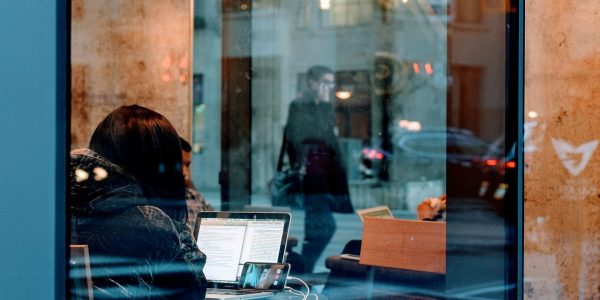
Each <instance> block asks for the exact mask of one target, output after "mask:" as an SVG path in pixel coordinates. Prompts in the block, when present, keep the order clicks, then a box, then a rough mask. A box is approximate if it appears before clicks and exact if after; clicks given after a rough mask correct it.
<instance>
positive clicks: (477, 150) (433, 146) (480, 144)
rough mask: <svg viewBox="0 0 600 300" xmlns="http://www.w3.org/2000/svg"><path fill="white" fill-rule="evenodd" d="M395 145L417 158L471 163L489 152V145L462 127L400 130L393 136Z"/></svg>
mask: <svg viewBox="0 0 600 300" xmlns="http://www.w3.org/2000/svg"><path fill="white" fill-rule="evenodd" d="M394 142H395V145H396V146H397V147H398V148H400V150H402V151H403V152H405V153H406V154H409V155H411V156H415V157H417V158H429V159H442V160H444V159H446V158H447V159H448V161H450V162H453V163H464V164H467V165H471V164H472V163H474V162H475V161H477V160H478V159H479V158H481V157H483V156H484V155H485V154H487V153H489V151H490V145H489V144H488V143H487V142H485V141H484V140H482V139H480V138H478V137H476V136H475V135H473V133H472V132H470V131H468V130H464V129H457V128H448V129H446V130H445V129H429V130H421V131H416V132H411V131H408V132H402V133H400V134H397V135H396V137H395V138H394Z"/></svg>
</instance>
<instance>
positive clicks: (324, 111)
mask: <svg viewBox="0 0 600 300" xmlns="http://www.w3.org/2000/svg"><path fill="white" fill-rule="evenodd" d="M306 76H307V82H306V83H307V85H308V88H307V90H306V91H305V92H304V93H303V94H302V95H301V96H300V97H299V98H297V99H294V100H293V101H292V102H291V104H290V108H289V113H288V120H287V124H286V129H285V130H286V137H287V140H288V148H287V153H288V156H289V158H290V164H291V165H292V167H293V168H296V169H299V170H300V171H301V173H302V174H303V175H304V177H303V194H304V208H305V210H306V215H305V222H304V234H305V238H304V243H303V245H302V258H303V264H304V266H303V269H304V270H303V271H304V272H306V273H308V272H312V271H313V268H314V265H315V263H316V261H317V259H318V258H319V256H320V255H321V254H322V252H323V250H324V249H325V247H326V246H327V243H329V241H330V240H331V238H332V236H333V234H334V232H335V230H336V223H335V219H334V218H333V214H332V210H331V207H330V206H331V204H332V203H334V201H344V200H348V201H349V198H348V194H349V193H348V182H347V178H346V171H345V168H344V165H343V159H342V155H341V151H340V147H339V144H338V141H337V136H336V125H335V115H334V108H333V105H332V104H331V101H330V100H331V97H332V94H333V90H334V88H335V76H334V73H333V71H332V70H331V69H329V68H327V67H325V66H313V67H311V68H310V69H309V70H308V72H307V75H306ZM341 199H344V200H341ZM350 207H351V206H350Z"/></svg>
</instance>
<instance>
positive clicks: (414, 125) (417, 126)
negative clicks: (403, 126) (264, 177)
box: [407, 121, 421, 131]
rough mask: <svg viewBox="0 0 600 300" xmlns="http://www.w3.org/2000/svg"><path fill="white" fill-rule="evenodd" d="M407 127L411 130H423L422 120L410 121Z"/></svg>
mask: <svg viewBox="0 0 600 300" xmlns="http://www.w3.org/2000/svg"><path fill="white" fill-rule="evenodd" d="M407 129H408V130H410V131H419V130H421V122H416V121H415V122H410V123H409V124H408V127H407Z"/></svg>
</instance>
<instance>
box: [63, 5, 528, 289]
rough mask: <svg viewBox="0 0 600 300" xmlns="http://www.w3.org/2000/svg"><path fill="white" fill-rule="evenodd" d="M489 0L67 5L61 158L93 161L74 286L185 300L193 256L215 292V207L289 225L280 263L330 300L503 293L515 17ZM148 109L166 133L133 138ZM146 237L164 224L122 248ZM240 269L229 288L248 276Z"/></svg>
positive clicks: (77, 229)
mask: <svg viewBox="0 0 600 300" xmlns="http://www.w3.org/2000/svg"><path fill="white" fill-rule="evenodd" d="M492 2H494V1H486V2H485V3H487V4H485V5H484V2H482V1H470V0H461V1H447V0H430V1H416V0H378V1H371V0H348V1H341V0H302V1H294V0H254V1H253V0H224V1H217V0H207V1H204V0H202V1H200V0H198V1H187V0H172V1H146V2H130V1H111V2H106V1H99V0H96V1H93V0H87V1H73V4H72V11H73V17H72V27H73V31H72V37H73V38H72V49H71V50H72V51H71V53H72V59H71V61H72V66H71V74H72V87H73V89H72V91H71V94H72V106H71V107H72V110H73V113H72V119H71V124H72V139H71V140H72V145H71V148H72V149H73V150H75V149H76V148H82V147H83V148H91V150H93V151H94V152H96V154H98V155H96V154H94V153H93V152H89V149H88V150H81V151H83V152H81V151H75V152H73V153H72V165H71V170H70V171H71V172H70V175H71V179H72V180H71V183H72V186H71V187H70V188H71V198H70V199H69V201H70V203H71V206H70V216H71V219H72V224H73V226H72V231H71V242H72V244H73V245H72V246H74V247H72V248H73V249H72V250H73V251H74V252H73V253H74V254H73V257H76V258H77V259H79V260H73V262H72V263H73V264H74V266H73V268H72V269H73V270H77V272H79V273H76V272H74V273H72V274H71V275H73V276H72V278H71V279H77V280H80V281H77V282H73V284H78V287H79V288H78V289H76V290H77V291H84V292H87V291H90V290H91V291H92V292H94V293H99V294H98V295H99V296H98V297H100V295H102V293H108V294H112V293H118V292H119V291H121V292H126V293H130V292H136V293H137V292H139V293H142V294H143V293H145V292H148V289H149V290H152V291H151V292H154V291H156V290H155V289H153V286H152V285H144V286H142V287H139V286H136V285H135V284H137V283H140V282H146V281H145V280H146V279H147V278H150V277H152V276H154V275H157V276H158V277H157V278H159V281H160V282H159V283H157V284H158V285H159V287H160V289H158V291H159V292H163V291H166V292H169V293H170V292H173V293H178V292H181V293H185V294H189V295H198V294H197V293H200V294H201V293H202V290H203V288H205V287H206V286H207V284H203V283H202V282H200V284H198V282H197V281H198V278H199V277H198V276H200V273H199V272H200V269H201V268H202V266H203V263H204V262H205V261H204V260H206V264H204V274H206V275H208V277H209V278H208V280H209V282H210V286H213V287H214V286H222V284H223V283H224V282H222V277H218V278H214V277H211V276H215V274H218V276H222V275H223V274H222V273H220V272H218V271H217V272H215V270H216V265H218V263H219V262H220V261H219V258H223V257H221V256H219V255H218V253H220V252H219V251H214V249H210V248H209V247H210V245H209V244H207V243H204V242H203V240H202V238H201V236H200V233H199V232H201V231H202V232H205V230H208V229H206V227H204V228H203V227H201V225H198V224H202V223H201V222H202V219H201V218H202V216H203V215H200V216H199V215H198V212H200V211H211V210H214V211H229V212H232V211H238V212H239V211H243V212H271V213H275V212H285V213H289V214H290V215H291V222H290V224H289V236H285V235H283V240H284V241H285V243H287V247H286V248H285V255H283V254H282V255H281V258H279V259H277V260H278V262H282V261H283V260H285V261H286V262H287V263H290V265H291V269H290V270H291V274H292V275H293V276H295V277H299V278H301V279H304V280H305V281H306V282H307V283H308V284H309V285H310V286H311V291H312V292H314V293H317V294H320V295H324V296H327V297H329V298H330V299H349V298H352V297H354V298H358V299H369V298H386V297H392V296H394V297H395V296H408V297H434V298H435V297H441V296H442V295H444V294H445V295H447V296H449V297H455V298H492V299H500V298H510V297H511V296H510V295H512V294H511V293H513V289H514V278H515V268H514V263H512V261H513V259H514V258H515V251H513V250H514V249H513V248H511V247H514V243H515V241H514V235H513V234H514V228H515V224H514V223H513V220H514V219H513V216H514V214H513V212H512V210H513V208H514V207H515V205H516V199H517V197H516V194H517V193H516V190H515V188H516V184H515V181H514V180H512V179H511V178H516V177H514V176H513V175H511V174H513V173H514V172H515V168H514V166H515V163H516V162H515V153H514V151H515V150H514V149H515V138H514V136H513V135H510V134H509V129H508V128H512V127H511V125H510V124H511V122H514V121H515V116H513V115H511V114H510V113H509V111H508V109H509V106H510V105H514V103H513V101H514V100H513V99H511V97H510V96H509V95H512V94H511V93H510V91H511V90H510V80H508V79H507V78H509V76H510V74H509V73H507V70H509V71H510V70H512V68H513V67H514V66H512V65H510V64H509V62H508V61H509V60H508V58H507V53H513V52H511V51H512V50H511V49H510V48H507V40H508V38H507V37H506V34H507V33H506V31H505V30H506V28H507V22H508V21H509V20H508V18H507V17H508V16H509V14H507V13H508V12H509V11H510V12H513V11H512V10H508V8H506V7H505V6H502V5H500V6H498V5H495V6H494V7H503V9H487V8H489V7H491V6H490V5H491V4H490V3H492ZM500 2H502V1H500ZM503 3H504V2H503ZM492 4H493V3H492ZM486 5H487V6H486ZM504 8H506V9H504ZM507 103H508V104H507ZM121 105H126V106H127V108H119V107H120V106H121ZM131 105H140V106H143V107H146V108H148V109H150V110H152V111H155V112H158V113H160V114H161V115H162V117H160V116H157V115H155V114H153V113H152V112H148V111H147V110H145V109H146V108H139V107H137V106H131ZM115 109H116V111H115ZM122 110H135V112H132V113H131V115H124V116H120V115H118V114H117V115H115V113H116V112H117V113H118V112H122V113H125V112H124V111H122ZM146 114H149V115H151V116H153V117H151V119H152V120H157V119H160V120H161V121H160V122H159V121H157V122H159V123H160V124H159V125H153V126H155V127H153V126H148V127H144V128H152V130H149V131H148V132H150V133H151V134H152V138H148V139H144V138H143V137H141V136H143V134H141V133H140V132H145V131H143V130H140V131H139V132H138V131H135V132H133V133H132V132H131V128H132V126H133V125H131V124H136V123H135V122H137V121H139V117H140V116H141V115H146ZM107 116H112V117H109V118H108V121H105V122H101V121H102V120H104V119H105V118H106V117H107ZM163 118H164V119H166V120H168V122H164V120H163ZM111 120H112V121H111ZM110 122H114V123H115V124H117V125H119V126H114V128H107V126H108V125H107V124H106V123H110ZM142 123H143V122H142ZM167 123H168V124H169V125H168V126H167V125H165V124H167ZM110 124H112V123H110ZM110 124H109V125H110ZM108 127H110V126H108ZM142 127H143V126H142ZM157 127H160V128H161V130H154V128H157ZM167 127H168V128H167ZM98 128H100V129H103V130H104V131H102V132H100V133H98V134H94V135H93V134H92V133H93V132H95V131H97V130H100V129H98ZM125 133H126V134H125ZM158 135H160V136H163V135H164V138H165V139H164V140H162V139H160V138H162V137H158ZM102 137H104V138H105V139H102V140H101V139H100V138H102ZM118 137H124V138H123V139H124V140H125V141H127V143H125V142H124V143H125V144H123V145H122V144H119V143H117V140H118ZM171 137H175V139H170V138H171ZM179 137H182V138H183V139H184V140H187V142H189V146H186V143H185V142H183V141H180V140H179ZM94 141H96V142H94ZM132 141H135V142H132ZM186 148H187V150H186ZM180 150H183V151H180ZM175 157H176V158H175ZM171 158H173V159H171ZM170 159H171V160H170ZM90 160H93V161H94V163H95V164H96V165H97V166H96V165H93V164H89V161H90ZM94 166H96V167H98V168H96V167H94ZM188 170H189V173H186V172H187V171H188ZM115 172H116V173H115ZM115 174H116V175H115ZM511 176H513V177H511ZM107 178H108V179H110V180H105V179H107ZM117 179H119V180H117ZM284 179H285V180H284ZM112 180H116V181H117V183H114V184H117V185H118V184H121V183H123V181H121V180H125V181H126V184H125V187H122V189H120V188H119V187H121V186H119V187H117V188H116V189H115V190H114V191H113V187H111V186H109V187H108V188H107V189H103V188H102V187H100V186H101V185H102V184H106V183H113V181H112ZM286 180H287V181H286ZM511 180H512V181H511ZM85 184H92V186H86V185H85ZM284 187H289V188H287V189H286V188H284ZM105 191H109V192H108V193H104V192H105ZM96 193H99V194H100V196H99V198H98V197H96V196H98V195H97V194H96ZM98 199H100V202H96V201H97V200H98ZM183 200H186V201H185V205H183V202H184V201H183ZM105 201H108V202H105ZM105 203H108V204H107V205H106V206H104V205H99V204H105ZM122 214H127V216H125V217H123V215H122ZM149 216H153V217H156V218H158V219H159V221H160V222H158V221H157V219H151V220H149V219H147V218H148V217H149ZM374 216H380V217H381V216H385V217H387V218H373V217H374ZM105 217H108V218H109V219H105ZM136 218H138V219H139V220H138V219H136ZM157 222H158V223H157ZM236 222H239V220H236ZM267 223H268V222H267ZM148 224H150V225H156V224H159V225H165V227H160V226H159V227H160V228H154V229H156V230H157V231H151V232H147V233H146V234H143V235H135V234H132V232H135V231H136V230H148V229H149V228H150V227H151V226H150V227H148V226H147V225H148ZM205 224H206V223H205ZM211 224H212V223H211ZM215 224H221V223H218V222H216V223H215ZM224 224H227V222H225V223H224ZM235 224H238V223H235ZM261 224H262V223H261ZM186 225H187V226H186ZM262 225H264V224H262ZM167 227H168V228H167ZM117 229H119V231H118V230H117ZM150 229H152V228H150ZM263 229H264V228H263V227H261V229H256V228H255V229H253V230H255V231H253V232H261V230H262V231H265V232H267V233H268V234H271V235H272V234H273V232H274V231H277V230H278V229H277V230H270V229H264V230H263ZM161 230H162V231H161ZM239 232H244V234H245V232H246V231H245V230H240V229H239V228H237V229H230V228H227V229H223V228H222V230H221V231H220V233H219V234H218V235H217V236H219V237H223V238H224V239H225V238H226V237H229V236H233V235H235V234H236V233H239ZM277 232H279V231H277ZM263 233H264V232H263ZM271 235H269V236H271ZM103 238H114V239H115V240H111V241H110V243H109V244H102V243H100V245H99V244H98V243H97V241H98V240H100V241H102V240H103ZM121 238H123V239H124V240H126V241H127V242H129V243H128V244H127V245H130V246H131V247H132V248H131V249H130V248H127V247H125V248H118V247H117V248H113V247H112V246H113V245H117V244H118V241H119V239H121ZM247 240H249V238H248V236H246V237H245V238H237V239H234V240H233V241H232V242H231V243H230V244H224V243H216V244H215V245H217V246H218V247H221V248H220V249H221V250H222V251H225V250H227V249H236V250H240V249H238V248H239V247H241V246H239V245H238V244H236V243H237V242H240V241H247ZM253 241H254V243H251V244H252V245H254V246H255V247H257V248H260V247H259V246H265V247H266V246H267V244H269V243H267V241H265V242H264V243H258V242H256V240H253ZM274 241H275V242H274ZM268 242H273V243H274V244H278V243H276V242H277V240H276V239H275V240H273V239H269V240H268ZM75 245H77V246H75ZM106 245H110V246H111V247H108V246H107V247H105V248H106V249H105V248H102V247H103V246H106ZM119 245H120V244H119ZM156 245H161V247H162V246H164V245H166V246H164V247H167V248H169V249H171V250H172V251H173V252H169V251H167V252H168V253H167V254H165V253H162V252H161V253H158V252H160V251H161V249H157V248H156V247H154V246H156ZM276 246H277V245H276ZM115 247H116V246H115ZM119 247H120V246H119ZM159 248H160V247H159ZM112 249H118V250H119V251H121V250H122V251H121V252H119V251H116V250H115V251H116V252H114V253H113V252H110V251H109V250H112ZM132 249H133V250H136V252H135V253H131V252H127V251H130V250H132ZM261 249H262V248H261ZM200 250H201V251H204V252H205V253H209V254H210V255H208V257H204V256H203V255H202V254H201V253H200V252H199V251H200ZM152 251H157V253H154V252H152ZM182 251H183V252H182ZM240 251H241V250H240ZM151 252H152V253H151ZM240 253H241V252H240ZM244 253H246V252H244ZM263 254H264V255H262V256H259V258H256V257H257V256H255V258H256V259H258V260H260V259H261V258H260V257H262V259H265V260H269V259H271V258H272V257H279V256H277V255H274V256H273V255H271V253H263ZM275 254H277V253H275ZM342 254H345V255H342ZM136 255H137V256H136ZM140 255H141V258H140ZM164 255H166V256H169V255H170V256H169V257H163V256H164ZM149 257H151V258H156V261H152V263H156V265H153V264H152V263H148V264H146V262H147V259H150V258H149ZM232 257H233V256H232ZM236 257H242V258H241V259H238V260H235V261H234V262H233V263H232V264H228V266H229V267H231V266H233V267H231V268H230V269H232V270H236V272H237V273H236V274H234V278H233V279H232V282H228V283H227V284H229V285H235V283H236V281H235V280H236V279H237V276H239V275H241V270H242V267H243V266H244V263H245V262H249V261H251V259H249V258H248V257H249V256H248V255H246V254H244V255H242V256H239V255H238V256H236ZM250 257H252V256H251V255H250ZM283 257H284V258H285V259H283ZM357 257H360V261H358V260H357ZM88 258H89V259H88ZM132 258H133V259H132ZM138 258H140V259H139V260H136V259H138ZM169 259H171V260H169ZM190 259H191V260H190ZM223 259H224V258H223ZM86 260H89V261H90V262H91V263H90V268H91V269H90V270H91V272H90V273H85V271H86V267H87V266H86V264H85V262H86ZM271 260H272V259H271ZM82 261H83V265H81V262H82ZM140 261H141V263H140ZM256 262H261V263H262V262H265V261H256ZM77 263H79V265H77V266H75V265H76V264H77ZM123 266H124V267H123ZM144 266H152V267H156V268H157V270H158V271H159V272H158V273H153V272H155V271H156V270H154V269H152V270H146V269H144ZM181 266H186V268H177V267H181ZM367 266H369V267H368V268H367ZM171 267H174V269H171ZM189 267H191V268H189ZM236 268H237V269H236ZM115 270H117V271H123V272H124V273H122V274H121V273H120V275H122V276H123V277H122V278H120V279H119V280H121V279H123V280H126V281H127V283H126V284H125V285H124V287H123V289H121V290H119V289H117V288H115V286H118V285H114V284H113V281H111V280H113V278H112V277H111V276H108V278H107V277H106V276H104V277H103V275H106V274H109V275H110V274H112V273H111V272H115ZM190 271H191V272H190ZM103 272H104V273H103ZM106 272H108V273H106ZM144 272H146V273H144ZM148 272H149V273H148ZM77 274H79V275H77ZM82 274H83V275H82ZM140 274H141V275H140ZM148 274H150V275H148ZM88 275H89V276H88ZM138 275H139V276H138ZM140 276H141V277H142V279H143V280H142V281H140V280H138V279H140ZM144 276H146V277H144ZM84 277H86V278H84ZM87 277H91V282H94V283H98V284H99V285H98V287H106V289H96V290H94V287H93V286H92V287H91V289H90V290H88V288H87V287H88V282H87V281H85V280H84V281H81V279H86V280H87ZM174 278H175V279H174ZM217 281H219V282H217ZM116 282H117V283H119V281H118V280H117V281H116ZM290 283H292V282H290ZM182 286H183V287H185V289H183V288H182V289H179V288H180V287H182ZM163 289H164V290H163ZM142 294H140V295H142ZM287 295H290V294H289V293H288V294H287ZM178 296H182V295H181V294H180V295H178ZM180 298H181V297H180Z"/></svg>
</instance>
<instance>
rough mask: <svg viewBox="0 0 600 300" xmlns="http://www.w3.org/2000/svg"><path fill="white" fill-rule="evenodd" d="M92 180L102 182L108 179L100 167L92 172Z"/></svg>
mask: <svg viewBox="0 0 600 300" xmlns="http://www.w3.org/2000/svg"><path fill="white" fill-rule="evenodd" d="M93 172H94V180H96V181H102V180H104V179H106V177H108V172H107V171H106V170H104V169H103V168H100V167H95V168H94V170H93Z"/></svg>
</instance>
